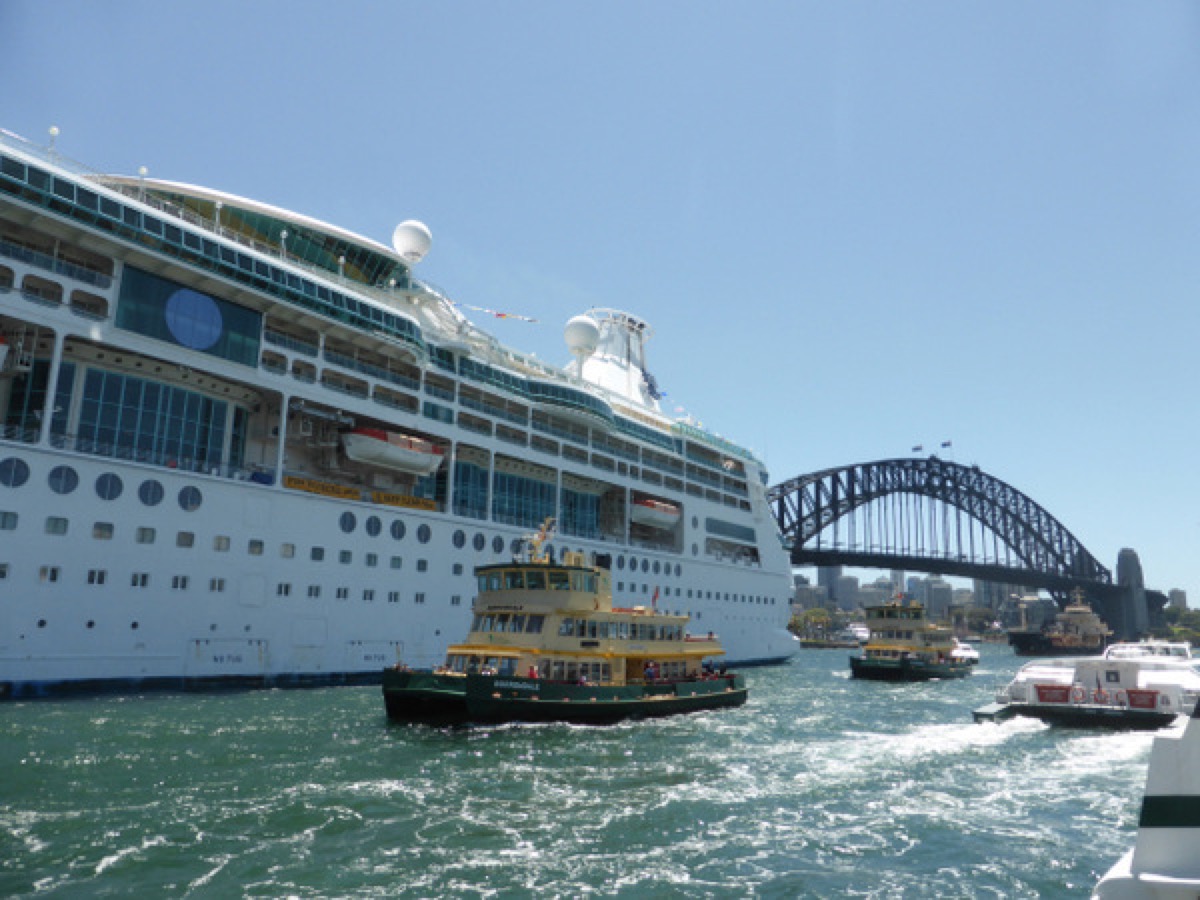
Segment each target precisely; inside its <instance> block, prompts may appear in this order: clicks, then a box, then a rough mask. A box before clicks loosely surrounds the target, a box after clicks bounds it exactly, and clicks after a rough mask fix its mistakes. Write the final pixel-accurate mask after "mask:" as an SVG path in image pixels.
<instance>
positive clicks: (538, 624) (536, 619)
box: [525, 616, 546, 634]
mask: <svg viewBox="0 0 1200 900" xmlns="http://www.w3.org/2000/svg"><path fill="white" fill-rule="evenodd" d="M545 624H546V617H545V616H530V617H529V622H528V624H526V626H525V633H526V634H541V633H542V626H543V625H545Z"/></svg>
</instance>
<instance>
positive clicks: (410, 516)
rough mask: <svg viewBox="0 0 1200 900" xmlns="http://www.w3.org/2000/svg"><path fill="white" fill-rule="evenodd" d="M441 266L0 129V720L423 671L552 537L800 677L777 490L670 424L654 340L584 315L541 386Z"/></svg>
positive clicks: (620, 592)
mask: <svg viewBox="0 0 1200 900" xmlns="http://www.w3.org/2000/svg"><path fill="white" fill-rule="evenodd" d="M430 245H431V236H430V233H429V230H428V229H427V228H426V227H425V226H424V225H422V224H421V223H419V222H416V221H408V222H404V223H402V224H400V225H399V226H397V228H396V230H395V233H394V234H393V235H392V240H391V245H390V246H389V245H388V244H386V243H381V242H377V241H374V240H371V239H369V238H365V237H361V236H359V235H356V234H354V233H352V232H350V231H347V230H344V229H342V228H339V227H336V226H333V225H329V224H326V223H324V222H320V221H317V220H314V219H312V218H309V217H307V216H304V215H301V214H298V213H294V212H289V211H286V210H283V209H279V208H276V207H273V206H271V205H268V204H265V203H262V202H258V201H254V200H249V199H246V198H243V197H239V196H235V195H232V194H228V193H224V192H221V191H218V190H213V189H208V188H203V187H197V186H193V185H189V184H183V183H174V182H168V181H163V180H157V179H151V178H148V177H146V173H145V172H144V171H142V172H141V173H140V174H139V175H135V176H111V175H104V174H100V173H97V172H94V171H90V170H89V169H88V168H86V167H85V166H82V165H80V164H78V163H75V162H73V161H70V160H68V159H66V158H65V157H63V156H62V155H61V154H60V153H58V152H57V151H56V150H55V147H54V142H53V139H52V140H51V143H50V144H49V145H48V146H42V145H37V144H35V143H33V142H31V141H28V140H25V139H23V138H21V137H19V136H17V135H15V134H12V133H9V132H3V131H0V696H3V697H8V698H13V697H27V696H39V695H44V694H52V693H58V692H63V691H72V690H84V691H89V690H121V691H135V690H143V689H146V688H151V687H163V688H187V687H209V686H221V685H226V684H228V685H246V686H260V685H261V686H285V685H305V684H321V683H334V684H338V683H363V682H372V681H379V680H380V678H381V675H382V670H383V669H384V667H386V666H391V665H395V664H404V665H410V666H428V665H433V664H436V663H438V662H440V661H441V659H442V658H443V656H444V654H445V651H446V646H447V644H448V642H449V641H451V640H453V639H456V638H457V637H458V636H459V635H461V633H462V632H463V630H464V629H465V628H466V627H467V625H468V624H469V623H470V617H471V602H472V598H473V596H474V593H475V579H474V575H473V570H474V568H475V567H476V566H478V565H486V564H493V563H497V562H504V561H507V560H509V559H511V558H512V557H513V555H514V553H516V552H518V551H519V549H520V547H521V545H522V542H523V540H524V539H525V537H526V536H528V535H529V534H530V532H531V531H534V530H537V529H539V528H542V527H545V526H546V523H547V522H550V523H552V524H551V526H550V527H551V528H552V529H553V530H552V540H551V541H550V543H549V545H548V546H549V549H550V552H551V553H556V552H557V553H559V554H561V553H564V552H571V553H581V554H583V555H584V558H585V559H587V560H589V561H592V562H595V563H596V564H599V565H602V566H607V567H609V568H610V570H611V572H612V582H613V591H614V597H615V598H616V599H618V600H619V602H621V603H622V605H626V606H645V607H647V608H658V609H662V610H668V611H671V612H679V613H681V614H686V615H688V616H690V617H691V619H692V622H693V628H694V629H699V630H701V631H709V630H711V631H713V632H716V633H718V634H720V635H721V638H722V642H723V643H724V645H725V649H726V652H727V659H728V660H729V662H730V664H733V665H750V664H756V663H771V662H779V661H782V660H785V659H787V658H788V657H789V656H791V655H792V654H793V653H794V652H795V650H796V647H797V644H796V641H795V638H794V637H793V636H792V635H791V634H790V633H789V632H788V631H787V628H786V626H787V621H788V612H789V600H790V596H791V590H792V586H791V576H790V565H789V559H788V556H787V553H786V551H785V549H784V548H783V546H782V543H781V541H780V537H779V533H778V529H777V527H776V525H775V522H774V519H773V518H772V516H771V514H770V510H769V508H768V505H767V502H766V486H767V472H766V470H765V468H764V466H763V464H762V462H761V461H760V460H758V459H757V458H756V457H755V455H754V454H752V453H750V452H748V451H747V450H746V449H744V448H742V447H740V446H738V445H737V444H735V443H733V442H730V441H728V440H725V439H723V438H721V437H719V436H717V435H715V434H712V433H711V432H709V431H707V430H705V429H704V428H702V427H700V426H699V425H697V424H696V423H694V422H692V421H690V420H680V419H678V418H675V417H672V416H670V415H668V414H666V413H665V412H664V410H663V408H662V403H661V402H660V399H661V392H660V390H659V388H658V385H657V382H656V380H655V378H654V377H653V376H652V375H651V374H650V371H649V370H648V369H647V361H646V348H647V342H648V341H649V339H650V338H651V335H652V329H651V327H650V325H649V324H648V323H647V322H646V321H644V320H642V319H641V318H639V317H638V316H636V315H633V314H630V313H627V312H623V311H620V310H616V309H592V310H588V311H586V312H584V311H581V313H580V314H579V315H576V316H575V317H573V318H571V319H570V321H568V322H567V323H565V343H566V346H565V348H564V351H563V359H564V360H565V361H567V362H566V365H565V366H564V367H562V368H558V367H555V366H551V365H548V364H546V363H544V362H542V361H541V360H539V359H538V358H536V357H534V356H532V355H529V354H524V353H521V352H519V351H517V350H514V349H511V348H509V347H507V346H504V345H502V344H501V343H500V342H499V341H498V340H496V339H495V338H494V337H493V336H491V335H489V334H487V333H486V332H485V331H483V330H481V329H480V328H479V327H477V326H476V325H475V324H473V323H472V321H471V320H470V319H469V317H468V315H467V313H468V312H469V311H470V310H469V308H466V307H464V306H463V305H461V304H459V303H456V302H455V301H454V300H453V299H452V298H451V297H450V296H448V295H447V294H446V293H445V292H443V291H441V290H439V289H437V288H435V287H433V286H432V285H431V284H429V283H428V282H426V281H424V280H422V279H420V278H418V277H417V276H416V275H415V274H414V268H415V267H416V266H417V265H418V264H419V262H420V260H421V259H422V258H423V257H424V255H425V254H426V252H427V251H428V250H429V248H430ZM485 312H490V311H485Z"/></svg>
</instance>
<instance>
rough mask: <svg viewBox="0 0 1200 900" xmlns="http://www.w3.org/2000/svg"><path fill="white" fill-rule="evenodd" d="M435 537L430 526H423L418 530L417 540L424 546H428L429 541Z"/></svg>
mask: <svg viewBox="0 0 1200 900" xmlns="http://www.w3.org/2000/svg"><path fill="white" fill-rule="evenodd" d="M432 536H433V532H432V531H430V530H429V526H428V525H421V526H420V527H419V528H417V540H418V541H420V542H421V543H422V544H428V543H429V539H430V538H431V537H432Z"/></svg>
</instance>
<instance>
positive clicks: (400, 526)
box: [392, 519, 404, 541]
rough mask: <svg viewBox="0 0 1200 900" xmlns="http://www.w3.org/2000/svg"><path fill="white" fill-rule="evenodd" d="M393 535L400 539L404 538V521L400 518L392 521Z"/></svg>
mask: <svg viewBox="0 0 1200 900" xmlns="http://www.w3.org/2000/svg"><path fill="white" fill-rule="evenodd" d="M392 537H394V538H395V539H396V540H398V541H402V540H404V523H403V522H401V521H400V520H399V519H397V520H396V521H395V522H393V523H392Z"/></svg>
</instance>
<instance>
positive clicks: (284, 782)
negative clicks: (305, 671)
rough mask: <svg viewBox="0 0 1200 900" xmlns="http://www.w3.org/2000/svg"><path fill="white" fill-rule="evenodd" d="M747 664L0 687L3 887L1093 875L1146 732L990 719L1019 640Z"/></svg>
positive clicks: (360, 890)
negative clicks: (941, 673) (625, 675)
mask: <svg viewBox="0 0 1200 900" xmlns="http://www.w3.org/2000/svg"><path fill="white" fill-rule="evenodd" d="M846 656H847V653H846V651H844V650H808V651H803V652H802V654H801V655H800V656H799V657H798V658H797V659H796V660H795V661H794V663H793V664H791V665H788V666H782V667H777V668H771V669H761V670H750V671H749V672H748V675H749V682H750V688H751V700H750V703H749V704H748V705H747V706H746V707H744V708H742V709H739V710H735V711H727V712H714V713H708V714H702V715H696V716H685V717H676V718H672V719H665V720H662V721H657V722H639V723H632V724H627V725H620V726H616V727H607V728H587V727H575V726H567V725H542V726H506V727H495V728H479V729H460V730H437V729H431V728H426V727H405V726H398V725H392V724H389V723H388V722H387V720H386V718H385V716H384V714H383V703H382V699H381V697H380V694H379V690H378V688H329V689H322V690H310V691H259V692H250V693H234V694H207V695H205V694H190V695H150V696H143V697H127V698H115V697H103V698H92V699H85V700H71V701H61V702H39V703H12V704H8V705H3V706H0V717H2V718H3V722H4V727H3V732H2V735H3V736H2V737H0V896H52V897H80V896H95V897H104V896H128V895H132V894H135V893H136V894H138V895H140V896H163V897H166V896H170V897H240V896H246V897H277V896H294V897H535V896H536V897H587V896H591V897H612V896H619V897H664V898H667V897H687V898H694V897H713V898H725V897H730V898H733V897H779V898H790V897H877V898H883V897H888V898H892V897H1005V898H1008V897H1086V896H1087V895H1088V893H1089V891H1090V890H1091V888H1092V887H1093V885H1094V884H1095V882H1096V880H1097V878H1098V877H1099V876H1100V875H1101V874H1103V873H1104V872H1105V871H1106V870H1107V869H1108V867H1109V866H1110V865H1111V864H1112V863H1113V862H1114V861H1115V860H1116V859H1117V858H1118V857H1119V856H1120V855H1121V853H1122V852H1124V850H1125V849H1126V848H1127V847H1128V846H1129V845H1130V842H1131V839H1132V835H1133V830H1134V827H1135V823H1136V819H1137V814H1138V809H1139V804H1140V801H1141V793H1142V788H1143V785H1144V782H1145V765H1146V760H1147V758H1148V755H1149V748H1150V742H1151V739H1152V737H1151V736H1150V735H1145V734H1104V733H1092V732H1087V731H1080V730H1071V729H1050V728H1047V727H1046V726H1043V725H1041V724H1039V723H1035V722H1032V721H1028V720H1016V721H1012V722H1008V723H1004V724H1002V725H975V724H974V723H973V722H972V721H971V710H972V709H973V708H975V707H976V706H979V705H982V704H983V703H986V702H988V701H989V700H990V699H991V695H992V693H993V691H994V689H995V688H996V686H997V685H999V684H1001V683H1004V682H1005V681H1007V680H1008V678H1009V677H1010V676H1011V674H1012V673H1013V672H1014V671H1015V670H1016V668H1017V666H1018V662H1019V661H1018V660H1017V659H1016V658H1014V657H1013V656H1012V654H1011V652H1010V651H1009V650H1008V648H1006V647H990V646H985V647H984V648H983V663H982V664H981V665H980V667H979V671H978V672H977V673H976V674H975V675H974V676H973V677H972V678H969V679H965V680H962V681H957V682H944V683H933V684H926V685H887V684H877V683H869V682H858V681H852V680H850V679H849V677H848V667H847V663H846Z"/></svg>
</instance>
